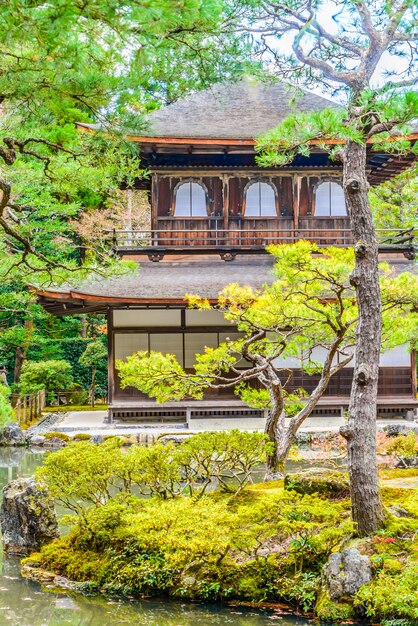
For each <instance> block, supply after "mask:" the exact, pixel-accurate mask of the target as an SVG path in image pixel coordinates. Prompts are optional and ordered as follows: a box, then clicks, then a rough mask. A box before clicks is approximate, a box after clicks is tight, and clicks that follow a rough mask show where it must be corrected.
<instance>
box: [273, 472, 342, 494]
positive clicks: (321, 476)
mask: <svg viewBox="0 0 418 626" xmlns="http://www.w3.org/2000/svg"><path fill="white" fill-rule="evenodd" d="M284 486H285V489H288V490H292V491H296V492H297V493H302V494H305V493H306V494H313V493H317V494H323V495H326V496H328V497H333V496H334V497H344V496H347V495H348V494H349V491H350V485H349V482H348V477H347V475H346V474H344V473H343V472H338V471H336V470H327V469H322V468H313V469H311V470H305V471H304V472H298V473H297V474H290V475H288V476H286V478H285V481H284Z"/></svg>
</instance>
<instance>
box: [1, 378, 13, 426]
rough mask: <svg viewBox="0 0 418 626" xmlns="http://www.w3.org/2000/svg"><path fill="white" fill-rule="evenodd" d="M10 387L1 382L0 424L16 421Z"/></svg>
mask: <svg viewBox="0 0 418 626" xmlns="http://www.w3.org/2000/svg"><path fill="white" fill-rule="evenodd" d="M9 392H10V391H9V388H8V387H6V385H3V384H2V383H0V426H4V425H5V424H8V423H9V422H13V421H14V417H15V416H14V413H13V409H12V406H11V404H10V402H9Z"/></svg>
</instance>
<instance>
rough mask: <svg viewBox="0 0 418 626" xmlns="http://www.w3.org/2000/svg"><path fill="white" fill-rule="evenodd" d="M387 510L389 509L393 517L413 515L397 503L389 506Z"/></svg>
mask: <svg viewBox="0 0 418 626" xmlns="http://www.w3.org/2000/svg"><path fill="white" fill-rule="evenodd" d="M388 511H390V512H391V513H392V515H394V516H395V517H415V515H413V514H412V513H409V512H408V511H406V510H405V509H403V508H402V507H401V506H399V505H398V504H393V505H392V506H389V507H388Z"/></svg>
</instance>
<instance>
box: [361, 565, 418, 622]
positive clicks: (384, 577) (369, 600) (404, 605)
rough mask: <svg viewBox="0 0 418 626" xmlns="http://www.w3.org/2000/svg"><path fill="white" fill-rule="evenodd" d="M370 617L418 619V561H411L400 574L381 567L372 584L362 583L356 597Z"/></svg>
mask: <svg viewBox="0 0 418 626" xmlns="http://www.w3.org/2000/svg"><path fill="white" fill-rule="evenodd" d="M354 605H355V606H357V607H361V608H362V609H363V610H364V611H365V614H366V616H367V617H372V618H373V617H376V616H378V617H379V618H382V617H385V618H394V617H408V618H411V619H418V564H417V563H414V564H411V565H409V566H407V567H405V568H404V569H403V571H402V572H401V573H399V574H392V573H390V572H386V571H385V570H383V571H381V572H380V573H379V575H378V577H377V578H375V579H374V580H372V582H371V583H370V584H369V585H363V587H360V589H359V590H358V591H357V593H356V595H355V597H354Z"/></svg>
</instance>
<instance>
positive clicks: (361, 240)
mask: <svg viewBox="0 0 418 626" xmlns="http://www.w3.org/2000/svg"><path fill="white" fill-rule="evenodd" d="M343 160H344V176H343V184H344V191H345V197H346V201H347V208H348V212H349V215H350V220H351V229H352V232H353V237H354V243H355V261H356V265H355V269H354V271H353V273H352V277H351V281H350V282H351V283H352V285H353V286H354V287H355V290H356V293H357V302H358V307H359V321H358V324H357V329H356V339H357V341H356V354H355V363H354V374H353V383H352V388H351V398H350V406H349V418H348V424H347V426H344V427H343V428H342V429H341V434H342V435H343V436H344V437H345V438H346V439H347V450H348V471H349V475H350V490H351V507H352V517H353V521H354V522H356V524H357V532H358V534H359V535H361V536H364V535H369V534H371V533H374V532H375V531H376V530H377V529H378V527H379V525H380V522H381V521H382V518H383V507H382V502H381V498H380V490H379V479H378V473H377V462H376V403H377V382H378V375H379V355H380V344H381V325H382V318H381V298H380V285H379V273H378V245H377V241H376V234H375V229H374V225H373V219H372V214H371V210H370V206H369V201H368V195H367V192H368V187H369V185H368V182H367V178H366V146H365V145H364V144H363V145H361V144H359V143H355V142H351V141H350V142H348V143H347V144H346V146H345V148H344V156H343Z"/></svg>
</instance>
